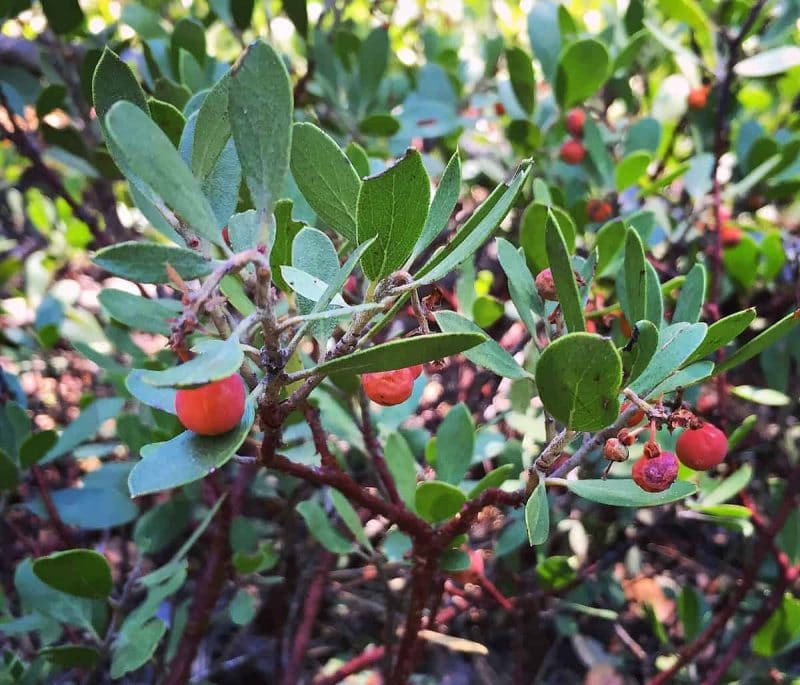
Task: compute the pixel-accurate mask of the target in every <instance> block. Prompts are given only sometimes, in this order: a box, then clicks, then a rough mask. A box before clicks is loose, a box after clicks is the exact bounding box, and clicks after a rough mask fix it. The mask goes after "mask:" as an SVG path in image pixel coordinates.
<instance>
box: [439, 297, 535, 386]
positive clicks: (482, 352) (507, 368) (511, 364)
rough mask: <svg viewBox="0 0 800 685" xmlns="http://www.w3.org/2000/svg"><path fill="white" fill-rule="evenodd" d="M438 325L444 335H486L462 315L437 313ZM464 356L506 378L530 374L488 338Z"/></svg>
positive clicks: (447, 312)
mask: <svg viewBox="0 0 800 685" xmlns="http://www.w3.org/2000/svg"><path fill="white" fill-rule="evenodd" d="M434 316H435V317H436V323H438V324H439V328H441V329H442V331H443V332H444V333H475V334H476V335H485V333H484V332H483V331H482V330H481V328H480V327H479V326H477V325H476V324H474V323H473V322H472V321H470V320H469V319H465V318H464V317H463V316H461V315H460V314H456V312H450V311H440V312H435V314H434ZM464 356H465V357H466V358H467V359H469V360H470V361H471V362H472V363H473V364H476V365H477V366H482V367H483V368H484V369H488V370H489V371H491V372H492V373H496V374H497V375H498V376H503V377H505V378H527V377H528V373H527V372H526V371H525V369H523V368H522V367H521V366H520V365H519V364H518V363H517V362H516V360H515V359H514V357H512V356H511V354H510V353H509V352H508V351H507V350H505V349H503V348H502V347H500V344H499V343H497V342H496V341H494V340H492V339H491V338H486V339H485V342H483V343H482V344H480V345H477V346H476V347H473V348H472V349H469V350H467V351H466V352H464Z"/></svg>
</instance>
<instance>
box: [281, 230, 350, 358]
mask: <svg viewBox="0 0 800 685" xmlns="http://www.w3.org/2000/svg"><path fill="white" fill-rule="evenodd" d="M292 266H294V267H296V268H298V269H302V270H303V271H305V272H306V273H308V274H310V275H311V276H314V277H315V278H319V279H320V280H321V281H322V282H324V283H330V282H331V281H332V280H333V279H335V278H336V275H337V274H338V272H339V257H338V255H337V254H336V247H335V246H334V245H333V243H332V242H331V239H330V238H328V236H327V235H325V234H324V233H323V232H322V231H318V230H317V229H316V228H309V227H306V228H303V229H301V230H300V231H299V232H298V233H297V235H296V236H295V238H294V241H293V242H292ZM323 293H324V289H323ZM318 300H319V297H317V298H314V299H313V300H308V299H306V298H304V297H303V296H302V295H299V296H298V298H297V310H298V312H299V313H300V314H301V315H302V314H309V313H310V312H311V311H312V310H313V309H314V306H315V304H316V303H317V301H318ZM319 315H320V316H322V315H323V313H322V312H320V314H319ZM335 327H336V321H325V322H321V323H317V324H315V325H313V326H312V331H313V333H314V337H315V338H317V340H318V341H319V342H320V345H321V346H322V347H324V346H325V345H324V341H325V340H327V339H328V337H329V336H330V335H331V333H333V329H334V328H335Z"/></svg>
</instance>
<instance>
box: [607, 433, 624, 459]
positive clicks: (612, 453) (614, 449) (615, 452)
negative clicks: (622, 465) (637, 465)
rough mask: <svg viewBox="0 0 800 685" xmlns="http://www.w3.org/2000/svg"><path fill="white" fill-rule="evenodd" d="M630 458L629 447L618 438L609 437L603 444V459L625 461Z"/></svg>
mask: <svg viewBox="0 0 800 685" xmlns="http://www.w3.org/2000/svg"><path fill="white" fill-rule="evenodd" d="M627 458H628V448H627V447H626V446H625V444H624V443H623V442H622V441H621V440H619V439H617V438H609V439H608V440H606V443H605V445H603V459H607V460H608V461H625V460H626V459H627Z"/></svg>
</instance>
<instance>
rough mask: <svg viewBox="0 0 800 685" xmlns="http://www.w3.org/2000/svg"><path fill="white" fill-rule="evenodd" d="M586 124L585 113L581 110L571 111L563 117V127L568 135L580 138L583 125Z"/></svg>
mask: <svg viewBox="0 0 800 685" xmlns="http://www.w3.org/2000/svg"><path fill="white" fill-rule="evenodd" d="M585 123H586V112H584V111H583V110H582V109H578V108H577V107H576V108H575V109H571V110H570V111H569V112H567V116H566V117H564V125H565V126H566V129H567V131H568V132H569V134H570V135H572V136H575V137H576V138H580V137H581V136H582V135H583V125H584V124H585Z"/></svg>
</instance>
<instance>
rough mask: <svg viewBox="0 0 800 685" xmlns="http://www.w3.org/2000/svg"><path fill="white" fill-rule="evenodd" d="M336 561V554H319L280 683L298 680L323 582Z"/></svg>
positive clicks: (325, 552)
mask: <svg viewBox="0 0 800 685" xmlns="http://www.w3.org/2000/svg"><path fill="white" fill-rule="evenodd" d="M335 561H336V555H334V554H331V553H330V552H327V551H323V552H322V554H321V555H320V559H319V564H318V565H317V570H316V571H315V572H314V577H313V578H312V579H311V583H310V584H309V586H308V589H307V590H306V595H305V601H304V603H303V617H302V619H301V621H300V625H299V626H298V628H297V632H296V633H295V635H294V643H293V646H292V654H291V657H290V658H289V664H288V666H287V667H286V671H285V672H284V674H283V678H281V685H296V683H298V682H299V681H300V676H301V675H302V668H303V657H304V656H305V655H306V650H307V649H308V643H309V641H310V640H311V632H312V630H313V628H314V621H316V620H317V614H319V609H320V607H321V606H322V600H323V598H324V597H325V584H326V583H327V582H328V575H329V574H330V572H331V569H332V568H333V564H334V562H335Z"/></svg>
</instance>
